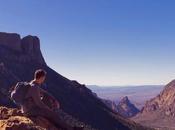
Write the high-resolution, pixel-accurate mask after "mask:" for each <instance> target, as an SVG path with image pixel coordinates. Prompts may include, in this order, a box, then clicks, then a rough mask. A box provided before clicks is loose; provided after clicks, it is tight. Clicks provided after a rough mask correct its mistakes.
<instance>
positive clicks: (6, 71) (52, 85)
mask: <svg viewBox="0 0 175 130" xmlns="http://www.w3.org/2000/svg"><path fill="white" fill-rule="evenodd" d="M40 68H41V69H44V70H46V71H47V79H46V83H45V86H46V87H45V89H46V90H47V91H48V92H50V93H51V94H52V95H53V96H55V97H56V98H57V99H58V100H59V101H60V104H61V109H62V110H64V111H65V112H66V113H68V114H69V115H72V116H73V117H74V118H76V119H78V120H80V121H82V122H84V123H85V124H89V125H90V126H92V127H93V128H96V129H100V130H114V129H117V130H140V129H142V130H144V129H145V128H143V127H141V126H140V125H137V124H135V123H134V122H132V121H129V120H125V119H124V118H122V117H121V116H120V115H118V114H117V113H114V112H113V111H112V110H111V109H109V108H108V107H107V106H106V105H105V104H104V103H103V102H102V101H101V100H100V99H98V98H97V97H96V96H95V95H94V93H92V92H91V90H89V89H88V88H86V86H85V85H83V84H80V83H78V82H77V81H71V80H69V79H67V78H65V77H63V76H62V75H60V74H58V73H57V72H55V71H54V70H52V69H51V68H50V67H49V66H47V64H46V63H45V61H44V58H43V56H42V53H41V50H40V42H39V39H38V38H37V37H36V36H27V37H24V38H20V35H18V34H9V33H0V94H2V95H1V96H0V104H2V105H6V106H13V104H12V102H10V100H9V98H8V97H7V92H8V89H9V88H10V87H11V86H12V85H14V84H16V82H18V81H30V80H31V79H32V78H33V74H34V72H35V70H36V69H40Z"/></svg>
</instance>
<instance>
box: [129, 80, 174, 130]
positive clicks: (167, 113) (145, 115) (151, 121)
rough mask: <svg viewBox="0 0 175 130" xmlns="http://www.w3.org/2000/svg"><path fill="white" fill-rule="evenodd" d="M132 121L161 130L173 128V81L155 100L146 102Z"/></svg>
mask: <svg viewBox="0 0 175 130" xmlns="http://www.w3.org/2000/svg"><path fill="white" fill-rule="evenodd" d="M132 119H133V120H134V121H136V122H139V123H142V124H143V125H149V126H154V127H160V128H162V129H166V128H168V129H172V128H174V127H175V124H174V122H175V80H173V81H171V82H170V83H168V84H167V85H166V86H165V87H164V90H163V91H162V92H161V93H160V94H159V95H157V96H156V97H155V98H153V99H151V100H150V101H147V102H146V104H145V106H144V108H143V109H142V111H141V113H139V114H138V115H136V116H135V117H134V118H132Z"/></svg>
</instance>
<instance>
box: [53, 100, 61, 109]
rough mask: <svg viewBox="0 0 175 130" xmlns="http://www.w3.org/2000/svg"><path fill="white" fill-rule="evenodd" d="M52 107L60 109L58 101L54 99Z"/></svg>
mask: <svg viewBox="0 0 175 130" xmlns="http://www.w3.org/2000/svg"><path fill="white" fill-rule="evenodd" d="M53 108H54V109H60V103H59V102H58V101H56V100H55V101H54V102H53Z"/></svg>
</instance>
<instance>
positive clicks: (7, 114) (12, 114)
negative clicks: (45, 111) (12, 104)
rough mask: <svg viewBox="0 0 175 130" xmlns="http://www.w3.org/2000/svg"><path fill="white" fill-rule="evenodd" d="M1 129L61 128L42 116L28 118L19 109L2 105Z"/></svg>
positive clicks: (38, 129)
mask: <svg viewBox="0 0 175 130" xmlns="http://www.w3.org/2000/svg"><path fill="white" fill-rule="evenodd" d="M0 129H1V130H31V129H32V130H61V129H58V128H56V127H55V126H54V125H53V124H52V123H51V122H49V121H48V120H46V119H44V118H42V117H35V118H30V119H29V118H27V117H25V116H23V115H22V114H21V112H20V111H19V110H18V109H12V108H6V107H0Z"/></svg>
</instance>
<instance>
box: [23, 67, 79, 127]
mask: <svg viewBox="0 0 175 130" xmlns="http://www.w3.org/2000/svg"><path fill="white" fill-rule="evenodd" d="M45 79H46V72H45V71H44V70H42V69H39V70H36V72H35V74H34V79H33V80H32V81H31V82H30V84H31V88H30V89H29V90H28V92H27V94H26V100H25V102H24V103H23V104H22V105H21V109H22V112H23V113H24V114H25V115H27V116H31V117H32V116H41V117H44V118H46V119H48V120H49V121H51V122H52V123H54V124H55V125H56V126H57V127H59V128H60V127H61V128H62V129H64V130H76V129H79V128H75V127H74V128H72V127H71V126H70V125H68V124H66V123H65V122H64V121H62V120H61V118H60V116H59V114H58V113H56V112H54V111H53V109H52V108H59V107H60V105H59V102H58V101H57V100H56V99H55V98H54V97H53V96H51V95H50V94H49V93H48V92H46V91H45V90H43V89H42V88H41V87H40V86H41V84H42V83H43V82H44V81H45ZM41 97H44V98H45V99H44V100H47V99H48V100H51V101H52V102H53V103H51V104H50V105H46V104H45V103H44V102H43V101H42V99H41ZM45 102H47V101H45Z"/></svg>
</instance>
